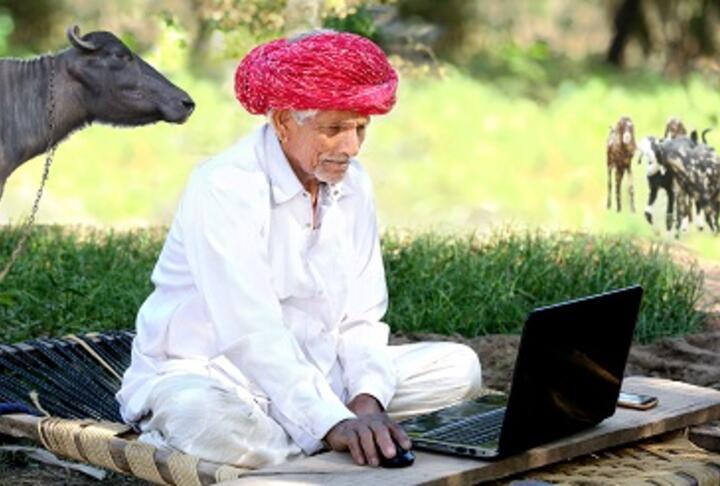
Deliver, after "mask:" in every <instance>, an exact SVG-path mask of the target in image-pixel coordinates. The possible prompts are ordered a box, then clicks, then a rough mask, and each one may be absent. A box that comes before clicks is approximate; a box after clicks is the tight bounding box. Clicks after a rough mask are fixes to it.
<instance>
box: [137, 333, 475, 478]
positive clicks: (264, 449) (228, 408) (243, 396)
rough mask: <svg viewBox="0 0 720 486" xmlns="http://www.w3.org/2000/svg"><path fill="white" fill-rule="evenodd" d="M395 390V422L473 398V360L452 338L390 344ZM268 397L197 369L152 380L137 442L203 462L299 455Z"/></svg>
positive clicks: (254, 462)
mask: <svg viewBox="0 0 720 486" xmlns="http://www.w3.org/2000/svg"><path fill="white" fill-rule="evenodd" d="M389 351H390V353H391V355H392V357H393V363H394V365H395V369H396V373H397V388H396V391H395V395H394V396H393V399H392V401H391V402H390V404H389V406H388V409H387V411H388V414H389V415H390V417H392V418H393V419H395V420H402V419H405V418H408V417H411V416H414V415H418V414H421V413H426V412H430V411H433V410H437V409H438V408H442V407H445V406H448V405H452V404H454V403H457V402H460V401H462V400H466V399H469V398H472V397H475V396H477V395H478V394H479V393H480V389H481V378H480V376H481V374H480V362H479V361H478V358H477V355H476V354H475V352H474V351H473V350H472V349H470V348H469V347H467V346H464V345H461V344H456V343H444V342H443V343H436V342H433V343H430V342H423V343H413V344H404V345H400V346H390V347H389ZM268 405H269V403H268V399H267V397H265V396H264V395H262V394H259V393H257V392H256V393H253V392H251V391H249V390H248V389H247V388H245V387H242V386H234V387H228V386H227V384H226V383H220V382H219V381H217V380H215V379H213V378H210V377H207V376H201V375H197V374H187V373H185V374H174V375H170V376H168V377H166V378H164V379H162V380H160V381H159V382H158V384H157V385H155V387H154V388H153V389H152V391H151V393H150V397H149V399H148V407H149V409H150V410H151V414H150V416H149V417H148V418H146V419H145V420H143V421H142V422H141V423H140V427H141V429H142V431H143V434H142V435H141V436H140V440H141V441H143V442H146V443H149V444H152V445H155V446H157V447H170V448H173V449H177V450H179V451H182V452H185V453H187V454H192V455H194V456H196V457H199V458H201V459H205V460H208V461H213V462H219V463H225V464H232V465H235V466H240V467H249V468H257V467H262V466H266V465H274V464H279V463H282V462H284V461H286V460H288V459H291V458H293V457H296V456H299V455H300V454H301V453H302V452H301V449H300V447H299V446H298V445H297V444H296V443H295V442H294V441H293V440H292V438H291V437H290V435H288V433H287V432H286V431H285V429H283V427H282V426H281V425H280V424H279V423H278V422H276V421H275V420H274V419H273V418H272V417H270V415H268Z"/></svg>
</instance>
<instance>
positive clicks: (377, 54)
mask: <svg viewBox="0 0 720 486" xmlns="http://www.w3.org/2000/svg"><path fill="white" fill-rule="evenodd" d="M397 84H398V77H397V73H396V72H395V70H394V69H393V68H392V66H391V65H390V63H389V62H388V60H387V57H385V54H384V53H383V51H382V50H381V49H380V48H379V47H378V46H377V45H375V44H374V43H373V42H372V41H370V40H368V39H366V38H364V37H361V36H359V35H355V34H349V33H340V32H320V33H317V34H310V35H308V36H306V37H303V38H300V39H298V40H294V41H288V40H286V39H278V40H275V41H272V42H269V43H267V44H263V45H261V46H258V47H256V48H255V49H253V50H252V51H250V52H249V53H248V54H247V55H246V56H245V58H244V59H243V60H242V61H241V62H240V65H239V66H238V68H237V71H236V72H235V96H236V97H237V99H238V101H240V103H241V104H242V105H243V106H244V107H245V109H246V110H247V111H249V112H250V113H253V114H256V115H259V114H266V113H267V112H268V111H269V110H283V109H290V110H315V109H317V110H339V111H355V112H358V113H361V114H363V115H375V114H384V113H387V112H388V111H390V109H391V108H392V107H393V105H394V104H395V90H396V89H397Z"/></svg>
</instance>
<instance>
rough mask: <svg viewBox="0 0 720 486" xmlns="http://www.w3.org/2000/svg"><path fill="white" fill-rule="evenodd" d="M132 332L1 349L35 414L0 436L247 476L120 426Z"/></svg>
mask: <svg viewBox="0 0 720 486" xmlns="http://www.w3.org/2000/svg"><path fill="white" fill-rule="evenodd" d="M133 337H134V334H133V333H130V332H110V333H102V334H88V335H83V336H68V337H65V338H62V339H38V340H32V341H27V342H25V343H21V344H17V345H0V401H4V402H11V403H14V404H17V405H20V406H22V407H24V408H26V409H27V410H28V411H30V412H34V413H36V416H33V415H28V414H23V415H17V414H16V415H7V416H4V417H3V416H0V433H4V434H10V435H14V436H17V437H25V438H29V439H31V440H34V441H36V442H38V443H40V444H42V445H43V447H45V448H46V449H48V450H49V451H51V452H53V453H55V454H57V455H59V456H63V457H66V458H69V459H73V460H76V461H81V462H85V463H89V464H93V465H95V466H99V467H103V468H106V469H109V470H112V471H116V472H120V473H125V474H131V475H134V476H136V477H138V478H141V479H144V480H147V481H150V482H152V483H156V484H175V485H180V486H186V485H187V486H198V485H202V486H205V485H209V484H215V483H218V482H222V481H227V480H231V479H237V478H240V477H242V476H244V475H246V474H247V473H248V472H249V470H247V469H242V468H237V467H232V466H228V465H222V464H216V463H211V462H207V461H202V460H200V459H198V458H197V457H193V456H190V455H188V454H182V453H180V452H177V451H173V450H168V449H157V448H155V447H152V446H150V445H148V444H144V443H141V442H139V441H137V440H136V439H137V433H136V432H135V431H134V430H133V429H132V428H131V427H130V426H127V425H125V424H122V423H120V422H121V419H120V415H119V411H118V406H117V403H116V401H115V393H116V392H117V390H118V389H119V387H120V381H121V376H122V374H123V372H124V371H125V369H126V368H127V366H128V365H129V362H130V349H131V344H132V338H133ZM524 479H526V480H529V481H542V482H544V483H550V484H578V485H600V484H602V485H606V484H618V485H630V484H633V485H635V484H638V485H639V484H642V485H651V484H653V485H660V486H663V485H673V486H674V485H690V484H693V485H705V484H708V485H710V484H712V485H717V484H720V455H718V454H714V453H711V452H708V451H706V450H704V449H701V448H699V447H696V446H694V445H693V444H692V443H691V442H689V441H688V439H687V438H686V437H684V436H675V437H674V438H673V439H672V440H665V441H660V442H658V441H651V442H648V441H646V442H643V443H640V444H636V445H633V446H630V447H625V448H622V449H615V450H610V451H606V452H601V453H598V454H593V455H592V456H589V457H585V458H580V459H576V460H574V461H572V462H568V463H564V464H561V465H556V466H550V467H546V468H544V469H541V470H538V471H536V472H533V473H531V474H528V475H526V476H525V478H524ZM328 482H332V478H330V477H328ZM536 484H537V483H536Z"/></svg>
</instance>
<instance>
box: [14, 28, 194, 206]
mask: <svg viewBox="0 0 720 486" xmlns="http://www.w3.org/2000/svg"><path fill="white" fill-rule="evenodd" d="M67 37H68V39H69V41H70V44H71V47H70V48H68V49H65V50H63V51H61V52H59V53H57V54H54V55H44V56H40V57H37V58H34V59H31V60H14V59H2V60H0V196H2V190H3V188H4V185H5V181H6V180H7V178H8V176H9V175H10V174H11V173H12V172H13V171H14V170H15V169H17V168H18V167H19V166H20V165H21V164H22V163H23V162H25V161H27V160H28V159H30V158H32V157H34V156H36V155H38V154H40V153H42V152H43V151H44V150H45V149H46V148H47V146H48V142H50V143H53V144H55V143H57V142H58V141H60V140H62V139H63V138H65V137H66V136H68V135H69V134H70V133H71V132H72V131H74V130H77V129H79V128H83V127H85V126H87V125H89V124H91V123H93V122H100V123H108V124H112V125H118V126H139V125H146V124H149V123H155V122H158V121H167V122H171V123H183V122H184V121H185V120H187V118H188V117H189V116H190V114H191V113H192V111H193V109H194V107H195V103H194V102H193V100H192V99H191V98H190V96H188V94H187V93H186V92H185V91H183V90H181V89H180V88H178V87H177V86H175V85H174V84H172V83H171V82H170V81H168V80H167V79H166V78H165V77H164V76H163V75H161V74H160V73H158V72H157V71H156V70H155V69H154V68H153V67H152V66H150V65H149V64H148V63H146V62H145V61H143V60H142V59H141V58H140V57H139V56H138V55H137V54H135V53H133V52H132V51H131V50H130V49H128V48H127V47H126V46H125V45H124V44H123V43H122V42H121V41H120V39H118V38H117V37H116V36H115V35H113V34H112V33H110V32H91V33H89V34H86V35H85V36H83V37H82V38H81V37H80V34H79V31H78V28H77V26H74V27H71V28H69V29H68V30H67ZM51 87H52V89H51ZM51 91H52V92H51ZM51 103H52V105H53V109H52V111H53V119H54V123H53V128H52V130H51V129H50V122H49V119H48V118H49V112H50V104H51Z"/></svg>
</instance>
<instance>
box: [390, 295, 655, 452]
mask: <svg viewBox="0 0 720 486" xmlns="http://www.w3.org/2000/svg"><path fill="white" fill-rule="evenodd" d="M642 293H643V291H642V288H641V287H640V286H638V285H636V286H632V287H627V288H623V289H618V290H613V291H609V292H605V293H602V294H598V295H592V296H589V297H585V298H581V299H577V300H571V301H568V302H563V303H560V304H556V305H552V306H548V307H542V308H538V309H535V310H533V311H532V312H530V314H529V315H528V317H527V320H526V321H525V326H524V328H523V333H522V337H521V339H520V346H519V349H518V354H517V358H516V359H515V371H514V373H513V379H512V384H511V388H510V394H509V395H508V396H505V395H486V396H483V397H480V398H477V399H475V400H470V401H467V402H463V403H460V404H458V405H454V406H451V407H448V408H445V409H441V410H438V411H436V412H432V413H429V414H425V415H420V416H417V417H414V418H411V419H408V420H405V421H403V422H401V425H402V426H403V428H404V429H405V431H406V432H407V434H408V435H409V436H410V438H411V439H412V441H413V447H414V448H416V449H422V450H428V451H434V452H441V453H448V454H453V455H460V456H468V457H475V458H480V459H493V458H501V457H505V456H508V455H512V454H515V453H518V452H522V451H525V450H527V449H530V448H532V447H535V446H538V445H541V444H544V443H547V442H550V441H552V440H555V439H559V438H561V437H565V436H568V435H570V434H573V433H575V432H579V431H581V430H584V429H587V428H589V427H592V426H594V425H597V424H598V423H600V422H601V421H602V420H604V419H605V418H607V417H609V416H611V415H612V414H613V413H615V405H616V403H617V400H618V395H619V393H620V385H621V384H622V377H623V373H624V371H625V363H626V362H627V358H628V354H629V352H630V345H631V343H632V338H633V332H634V330H635V323H636V321H637V317H638V312H639V310H640V302H641V300H642Z"/></svg>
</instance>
